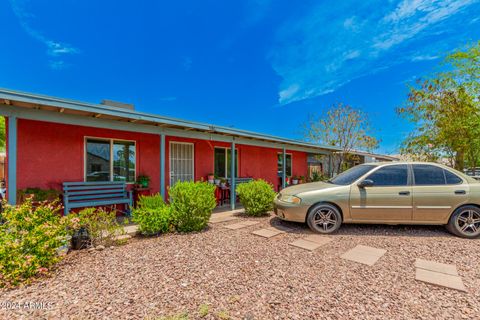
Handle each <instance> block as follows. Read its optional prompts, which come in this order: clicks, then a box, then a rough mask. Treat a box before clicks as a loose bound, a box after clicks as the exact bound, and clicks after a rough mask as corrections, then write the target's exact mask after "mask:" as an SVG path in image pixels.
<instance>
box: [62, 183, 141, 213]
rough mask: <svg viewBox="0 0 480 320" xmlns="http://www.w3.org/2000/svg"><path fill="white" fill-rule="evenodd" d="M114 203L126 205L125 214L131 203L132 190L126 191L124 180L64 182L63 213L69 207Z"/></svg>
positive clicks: (67, 211) (66, 211)
mask: <svg viewBox="0 0 480 320" xmlns="http://www.w3.org/2000/svg"><path fill="white" fill-rule="evenodd" d="M116 204H124V205H127V211H126V212H125V213H126V214H127V215H130V207H131V206H132V204H133V201H132V192H131V191H128V190H127V188H126V184H125V182H64V183H63V205H64V207H65V209H64V214H65V215H67V214H68V213H69V212H70V210H71V209H74V208H85V207H100V206H110V205H116Z"/></svg>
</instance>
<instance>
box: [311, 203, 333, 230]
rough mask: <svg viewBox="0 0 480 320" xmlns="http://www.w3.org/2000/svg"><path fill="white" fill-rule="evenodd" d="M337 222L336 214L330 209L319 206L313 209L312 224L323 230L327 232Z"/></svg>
mask: <svg viewBox="0 0 480 320" xmlns="http://www.w3.org/2000/svg"><path fill="white" fill-rule="evenodd" d="M337 223H338V220H337V216H336V215H335V213H334V212H333V211H332V210H330V209H328V208H320V209H318V210H316V211H315V214H314V216H313V224H314V225H316V226H319V227H320V228H322V229H323V231H325V232H328V231H330V230H332V229H335V226H336V225H337Z"/></svg>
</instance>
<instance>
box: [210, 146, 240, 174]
mask: <svg viewBox="0 0 480 320" xmlns="http://www.w3.org/2000/svg"><path fill="white" fill-rule="evenodd" d="M215 149H225V175H226V177H219V178H225V179H230V178H229V177H228V174H229V172H228V170H227V168H228V163H227V162H228V150H231V149H232V148H229V147H217V146H215V147H213V173H215ZM230 152H232V151H230ZM235 157H237V172H236V177H237V178H238V177H239V176H240V175H239V173H240V154H239V153H238V148H235Z"/></svg>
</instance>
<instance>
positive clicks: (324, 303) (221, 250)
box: [0, 216, 480, 319]
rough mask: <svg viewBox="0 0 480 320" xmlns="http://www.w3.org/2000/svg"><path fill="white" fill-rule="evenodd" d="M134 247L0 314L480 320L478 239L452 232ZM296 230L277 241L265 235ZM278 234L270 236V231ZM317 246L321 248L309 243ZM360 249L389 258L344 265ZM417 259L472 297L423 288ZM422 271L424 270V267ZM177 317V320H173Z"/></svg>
mask: <svg viewBox="0 0 480 320" xmlns="http://www.w3.org/2000/svg"><path fill="white" fill-rule="evenodd" d="M251 219H252V218H247V217H244V216H237V219H236V220H235V221H228V222H223V223H215V224H210V225H209V228H208V229H207V230H205V231H202V232H196V233H188V234H187V233H168V234H165V235H160V236H158V237H151V238H145V237H136V238H132V239H130V240H129V242H128V243H127V244H125V245H123V246H119V247H115V248H113V249H105V250H101V251H98V250H93V251H92V252H87V251H86V250H81V251H76V252H74V253H73V254H69V255H68V256H67V257H66V258H65V260H63V261H62V262H61V263H60V265H59V266H58V268H57V269H56V271H55V273H54V274H53V275H51V276H50V277H48V278H40V279H38V280H36V281H35V282H34V283H33V284H30V285H28V286H22V287H18V288H15V289H10V290H7V289H2V291H1V295H2V300H4V301H11V302H31V301H37V302H42V301H43V302H47V303H49V304H47V307H48V308H45V309H38V310H33V309H25V308H18V309H14V310H12V309H6V308H3V309H0V318H11V319H13V318H19V317H23V318H38V319H45V318H48V319H162V317H174V316H175V317H177V318H172V319H187V318H188V319H197V318H202V319H307V318H308V319H322V318H323V319H413V318H419V319H445V318H464V319H474V318H478V316H479V315H480V269H479V268H478V265H479V263H480V255H479V254H478V249H477V248H478V246H479V244H480V240H466V239H461V238H457V237H454V236H451V235H450V234H448V233H447V232H446V231H445V230H444V229H443V228H442V227H433V226H423V227H422V226H415V227H413V226H412V227H403V226H375V225H344V226H342V227H341V228H340V230H339V232H338V233H336V234H333V235H329V238H331V239H332V240H331V241H330V242H328V243H327V244H324V245H322V247H321V249H317V250H314V251H309V250H301V249H298V248H295V247H292V246H291V245H290V244H291V243H292V242H294V241H296V240H299V239H305V238H307V237H309V236H311V235H312V234H311V232H310V231H309V230H308V228H307V227H306V226H304V225H302V224H294V223H286V222H281V221H279V220H278V219H277V218H273V217H261V218H255V221H258V222H259V223H258V224H255V225H250V226H246V227H244V228H239V229H236V230H231V229H227V228H225V226H226V225H228V224H233V223H238V222H242V221H248V220H251ZM280 225H281V226H284V227H287V228H288V229H289V230H290V231H288V232H284V233H282V234H279V235H277V236H275V237H272V238H271V239H266V238H263V237H258V236H255V235H252V234H251V232H252V231H254V230H258V229H260V228H263V229H269V228H272V227H273V226H280ZM269 230H271V229H269ZM309 239H310V240H314V238H309ZM357 245H362V246H369V247H373V248H377V249H381V250H387V252H386V253H385V254H384V255H383V256H382V257H381V259H379V260H378V261H377V262H376V263H375V264H374V265H373V266H367V265H364V264H359V263H355V262H352V261H348V260H344V259H341V255H343V254H344V253H345V252H347V251H349V250H350V249H352V248H354V247H356V246H357ZM416 258H420V259H423V260H429V261H435V262H440V263H444V264H455V265H456V267H457V270H458V274H459V275H460V276H461V277H462V279H463V281H464V284H465V290H466V292H461V291H457V290H452V289H448V288H444V287H440V286H436V285H431V284H427V283H424V282H420V281H416V280H415V269H416V267H415V266H416V264H415V262H416ZM420 264H421V262H420ZM166 319H170V318H166Z"/></svg>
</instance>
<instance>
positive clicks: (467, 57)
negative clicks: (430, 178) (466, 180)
mask: <svg viewBox="0 0 480 320" xmlns="http://www.w3.org/2000/svg"><path fill="white" fill-rule="evenodd" d="M445 61H446V63H447V64H449V68H448V71H447V72H442V73H437V74H435V75H434V76H433V77H432V78H431V79H426V80H420V81H418V82H417V86H412V87H410V88H409V90H410V91H409V93H408V99H407V101H406V103H405V104H404V106H402V107H400V108H397V113H398V114H400V115H401V116H402V117H404V118H405V119H407V120H409V121H410V122H412V123H414V124H415V129H414V131H413V132H412V133H410V135H409V136H408V137H407V138H406V139H405V141H404V142H403V146H402V148H401V152H402V153H404V154H410V155H413V157H414V158H417V159H420V160H427V161H435V160H438V159H439V158H446V159H447V160H448V161H449V163H450V164H451V165H452V166H454V167H455V168H456V169H458V170H463V168H464V165H465V163H468V165H469V166H471V167H475V166H477V164H478V162H479V156H480V105H479V99H478V90H479V89H480V85H479V82H478V81H479V80H480V42H479V43H478V44H476V45H475V46H472V47H471V48H469V49H468V50H467V51H458V52H455V53H453V54H451V55H449V56H448V57H447V58H446V60H445Z"/></svg>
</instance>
